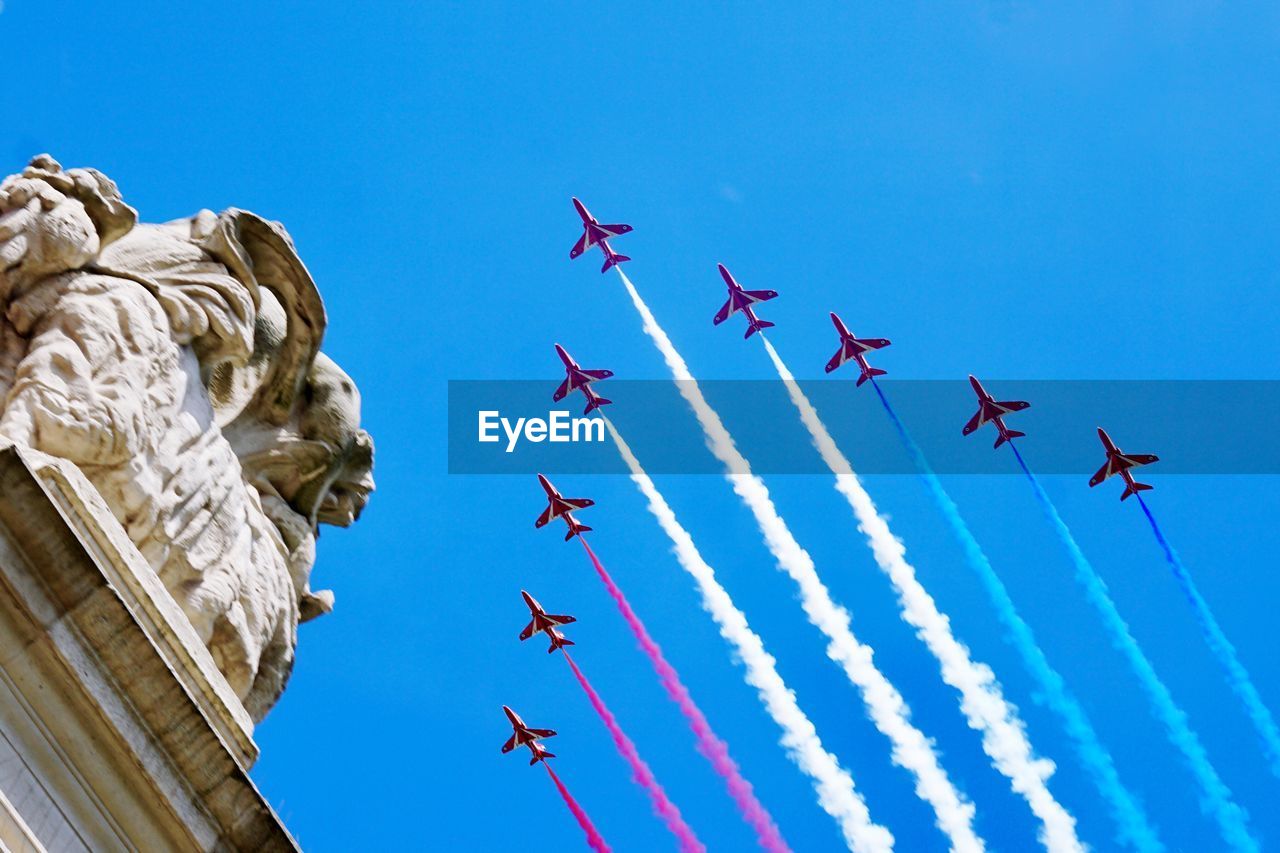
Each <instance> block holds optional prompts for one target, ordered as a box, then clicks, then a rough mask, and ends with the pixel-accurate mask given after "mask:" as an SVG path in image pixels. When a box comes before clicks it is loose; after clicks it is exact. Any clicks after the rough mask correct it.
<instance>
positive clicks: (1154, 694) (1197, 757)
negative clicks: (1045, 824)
mask: <svg viewBox="0 0 1280 853" xmlns="http://www.w3.org/2000/svg"><path fill="white" fill-rule="evenodd" d="M1009 446H1010V447H1012V448H1013V455H1014V456H1016V457H1017V458H1018V464H1019V465H1021V466H1022V473H1024V474H1026V475H1027V480H1028V482H1030V483H1031V488H1032V489H1033V490H1034V491H1035V494H1036V499H1037V500H1038V501H1039V502H1040V508H1041V509H1042V510H1043V511H1044V514H1045V516H1046V517H1047V518H1048V519H1049V522H1050V524H1051V525H1052V526H1053V529H1054V531H1055V532H1056V533H1057V534H1058V538H1059V539H1060V540H1062V544H1063V545H1064V546H1065V547H1066V549H1067V553H1068V554H1069V555H1070V556H1071V562H1072V563H1074V564H1075V569H1076V580H1077V581H1078V582H1079V583H1080V586H1081V587H1082V588H1083V589H1084V592H1085V597H1087V598H1088V599H1089V603H1091V604H1092V605H1093V606H1094V608H1096V609H1097V611H1098V615H1099V616H1101V617H1102V623H1103V625H1105V626H1106V628H1107V631H1108V632H1110V634H1111V640H1112V644H1113V645H1114V646H1115V647H1116V650H1117V651H1119V652H1120V653H1121V654H1123V655H1124V656H1125V659H1126V660H1128V662H1129V665H1130V666H1131V667H1132V668H1133V671H1134V674H1135V675H1137V676H1138V684H1139V686H1141V688H1142V691H1143V692H1144V693H1146V694H1147V700H1148V701H1149V702H1150V703H1151V710H1152V712H1153V713H1154V714H1155V716H1156V717H1157V718H1158V719H1159V720H1160V722H1161V724H1162V725H1163V726H1164V727H1165V731H1166V732H1167V734H1168V736H1169V740H1170V741H1172V743H1173V745H1174V746H1175V747H1177V749H1178V751H1179V752H1181V753H1182V756H1183V758H1184V759H1185V760H1186V762H1187V766H1188V767H1189V768H1190V770H1191V775H1192V776H1194V777H1195V779H1196V782H1197V783H1198V784H1199V785H1200V808H1201V809H1203V810H1204V812H1205V814H1207V815H1209V816H1210V817H1212V818H1213V819H1214V820H1215V821H1216V822H1217V824H1218V830H1219V832H1221V833H1222V837H1223V839H1224V840H1225V841H1226V842H1227V844H1228V845H1229V846H1230V847H1231V849H1233V850H1249V851H1256V850H1258V842H1257V841H1255V840H1254V838H1253V836H1252V835H1250V834H1249V828H1248V826H1247V822H1248V818H1247V816H1246V815H1245V811H1244V809H1242V808H1241V807H1240V806H1239V805H1237V804H1236V802H1235V800H1234V799H1232V794H1231V791H1230V790H1229V789H1228V788H1227V786H1226V784H1225V783H1223V781H1222V778H1221V777H1220V776H1218V771H1216V770H1214V768H1213V765H1212V764H1211V763H1210V762H1209V756H1208V754H1206V753H1205V750H1204V746H1203V745H1202V744H1201V743H1200V738H1199V736H1198V735H1196V733H1195V732H1194V731H1192V730H1191V726H1190V724H1189V723H1188V722H1187V715H1186V713H1185V712H1184V711H1183V710H1182V709H1181V708H1179V707H1178V704H1177V703H1176V702H1175V701H1174V699H1173V695H1172V694H1171V693H1170V692H1169V688H1168V687H1166V686H1165V684H1164V682H1163V681H1161V680H1160V676H1159V675H1157V674H1156V671H1155V668H1154V667H1153V666H1152V665H1151V661H1149V660H1147V656H1146V655H1145V654H1144V653H1143V651H1142V649H1141V647H1139V646H1138V641H1137V640H1136V639H1134V637H1133V633H1132V632H1131V631H1130V630H1129V624H1128V623H1127V622H1125V621H1124V618H1123V617H1122V616H1121V615H1120V612H1119V611H1118V610H1116V605H1115V602H1114V601H1112V600H1111V593H1109V592H1108V591H1107V585H1106V583H1105V582H1104V581H1103V580H1102V578H1101V577H1099V576H1098V573H1097V572H1095V571H1094V569H1093V566H1092V565H1091V564H1090V563H1089V560H1088V558H1087V557H1085V555H1084V552H1083V551H1081V550H1080V546H1079V545H1078V544H1076V540H1075V537H1074V536H1072V535H1071V529H1070V528H1068V527H1067V524H1066V522H1065V521H1063V520H1062V516H1060V515H1058V509H1057V507H1055V506H1054V505H1053V501H1052V500H1050V498H1049V495H1048V493H1047V492H1045V490H1044V487H1043V486H1041V485H1040V480H1039V479H1037V478H1036V475H1035V474H1032V473H1031V469H1030V468H1028V467H1027V463H1026V461H1025V460H1023V458H1022V454H1021V453H1019V452H1018V447H1017V445H1016V444H1014V443H1013V442H1009Z"/></svg>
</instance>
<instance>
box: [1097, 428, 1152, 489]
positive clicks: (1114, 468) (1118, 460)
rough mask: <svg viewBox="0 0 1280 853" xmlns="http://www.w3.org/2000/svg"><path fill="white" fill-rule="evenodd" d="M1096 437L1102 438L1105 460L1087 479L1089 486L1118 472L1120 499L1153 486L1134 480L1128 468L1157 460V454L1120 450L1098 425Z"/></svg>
mask: <svg viewBox="0 0 1280 853" xmlns="http://www.w3.org/2000/svg"><path fill="white" fill-rule="evenodd" d="M1098 438H1100V439H1102V446H1103V447H1104V448H1106V451H1107V461H1106V462H1105V463H1104V464H1103V466H1102V467H1101V468H1099V469H1098V473H1096V474H1094V475H1093V477H1092V478H1091V479H1090V480H1089V486H1090V487H1091V488H1092V487H1093V486H1096V485H1098V484H1099V483H1101V482H1102V481H1103V480H1105V479H1107V478H1108V477H1110V476H1112V475H1113V474H1119V475H1120V479H1122V480H1124V492H1123V493H1122V494H1121V495H1120V500H1124V499H1125V498H1127V497H1129V495H1136V494H1137V493H1138V492H1145V491H1147V490H1148V489H1151V488H1154V486H1148V485H1147V484H1146V483H1139V482H1136V481H1135V480H1134V479H1133V474H1130V473H1129V470H1130V469H1131V468H1140V467H1142V466H1143V465H1150V464H1151V463H1152V462H1159V461H1160V457H1159V456H1156V455H1154V454H1151V453H1123V452H1121V450H1120V448H1118V447H1116V445H1115V442H1113V441H1112V440H1111V436H1109V435H1107V431H1106V430H1104V429H1103V428H1102V427H1098Z"/></svg>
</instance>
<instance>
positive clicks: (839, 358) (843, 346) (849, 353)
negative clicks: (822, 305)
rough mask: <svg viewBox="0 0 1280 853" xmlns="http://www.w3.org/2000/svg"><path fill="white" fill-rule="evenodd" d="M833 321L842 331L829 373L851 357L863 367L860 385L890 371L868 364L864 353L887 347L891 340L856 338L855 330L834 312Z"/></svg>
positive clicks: (829, 366)
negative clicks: (851, 329)
mask: <svg viewBox="0 0 1280 853" xmlns="http://www.w3.org/2000/svg"><path fill="white" fill-rule="evenodd" d="M831 322H832V323H835V325H836V331H837V332H839V333H840V349H839V350H838V351H837V352H836V354H835V355H833V356H831V360H830V361H828V362H827V373H830V372H831V371H833V370H835V369H836V368H837V367H839V366H840V365H842V364H844V363H845V362H846V361H848V360H849V359H853V360H854V361H856V362H858V367H860V368H862V375H861V376H859V377H858V385H861V384H862V383H863V382H866V381H867V380H868V379H870V378H871V377H872V376H884V375H885V374H886V373H888V371H887V370H880V369H879V368H876V367H872V366H871V365H869V364H867V360H866V358H864V357H863V353H865V352H867V351H869V350H873V349H881V348H882V347H887V346H888V345H889V341H887V340H885V339H884V338H855V337H854V336H853V332H851V331H849V329H848V328H847V327H846V326H845V324H844V323H842V322H840V318H839V317H837V316H836V315H835V314H834V313H833V314H832V315H831Z"/></svg>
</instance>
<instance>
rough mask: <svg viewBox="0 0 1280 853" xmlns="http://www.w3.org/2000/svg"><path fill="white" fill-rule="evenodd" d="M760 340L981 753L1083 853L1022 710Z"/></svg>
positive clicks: (1051, 845)
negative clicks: (941, 604)
mask: <svg viewBox="0 0 1280 853" xmlns="http://www.w3.org/2000/svg"><path fill="white" fill-rule="evenodd" d="M760 339H761V341H763V343H764V348H765V350H766V351H767V352H768V353H769V358H770V359H771V360H772V361H773V366H774V367H775V368H776V369H777V371H778V376H779V377H780V378H781V379H782V382H783V384H785V385H786V386H787V394H788V395H790V397H791V402H792V403H793V404H794V405H795V407H796V409H797V410H798V411H799V412H800V420H801V421H803V422H804V425H805V428H806V429H808V430H809V436H810V438H811V439H812V440H813V446H814V447H815V448H817V451H818V453H819V455H820V456H822V461H823V462H825V463H826V464H827V467H828V468H830V469H831V473H833V474H835V476H836V491H838V492H840V494H842V495H844V497H845V500H847V501H848V502H849V506H850V507H851V508H852V509H853V514H854V516H855V517H856V518H857V519H858V529H859V530H861V531H862V533H863V535H865V536H866V537H867V544H868V545H869V546H870V547H871V552H872V554H873V555H874V556H875V559H876V564H877V565H879V566H880V569H881V571H883V572H884V573H885V574H886V575H888V577H889V580H890V582H891V583H892V584H893V588H894V591H895V592H897V594H898V605H899V606H900V607H901V608H902V618H903V619H904V620H905V621H906V622H907V624H909V625H911V626H912V627H913V628H915V629H916V636H918V637H919V638H920V639H921V640H923V641H924V644H925V645H926V646H928V648H929V651H930V652H931V653H932V654H933V656H934V657H935V658H937V659H938V663H939V664H940V665H941V668H942V680H943V681H945V682H947V684H949V685H951V686H952V687H954V688H955V689H956V690H958V691H960V697H961V699H960V708H961V710H962V711H963V712H964V716H965V720H966V721H967V722H968V723H969V727H970V728H972V729H975V730H977V731H979V732H981V733H982V748H983V750H984V751H985V752H986V753H987V755H988V756H990V758H991V761H992V764H993V765H994V766H995V768H996V769H997V770H999V771H1000V772H1001V773H1003V774H1004V775H1005V776H1006V777H1008V779H1009V782H1010V785H1011V787H1012V788H1013V790H1014V791H1016V792H1017V793H1018V794H1019V795H1021V796H1022V797H1023V798H1024V799H1025V800H1026V801H1027V804H1028V805H1029V806H1031V811H1032V812H1033V813H1034V814H1035V816H1036V817H1037V818H1039V820H1040V823H1041V825H1042V830H1041V833H1040V840H1041V842H1042V843H1043V844H1044V845H1045V847H1047V848H1048V849H1049V850H1052V851H1063V853H1066V851H1072V853H1075V851H1082V850H1083V849H1084V847H1083V846H1082V845H1081V844H1080V839H1079V838H1077V837H1076V821H1075V818H1074V817H1072V816H1071V815H1070V814H1069V813H1068V812H1067V810H1066V809H1064V808H1063V807H1062V805H1061V804H1060V803H1058V801H1057V800H1056V799H1055V798H1054V796H1053V794H1052V793H1051V792H1050V791H1049V788H1048V781H1049V777H1050V776H1052V775H1053V771H1054V765H1053V762H1052V761H1049V760H1048V759H1044V758H1037V757H1036V756H1035V752H1034V750H1033V749H1032V748H1031V743H1030V742H1029V741H1028V740H1027V733H1026V729H1025V727H1024V726H1023V723H1022V720H1021V718H1020V717H1019V716H1018V711H1017V708H1015V707H1014V706H1013V705H1011V704H1010V703H1009V702H1007V701H1005V698H1004V696H1003V695H1002V693H1001V688H1000V683H999V682H998V681H997V680H996V677H995V673H993V672H992V671H991V668H990V667H989V666H987V665H986V664H984V663H979V662H975V661H974V660H973V659H972V658H971V657H970V655H969V650H968V649H967V648H965V646H964V644H963V643H961V642H960V641H959V640H957V639H956V637H955V634H953V633H952V632H951V622H950V620H949V619H948V617H946V616H944V615H943V614H942V613H939V612H938V606H937V604H936V603H935V602H934V600H933V597H932V596H931V595H929V593H928V591H927V590H926V589H925V588H924V587H923V586H922V585H921V584H920V581H919V580H918V579H917V578H916V572H915V568H914V567H913V566H912V565H911V564H910V563H908V562H907V557H906V553H907V552H906V547H905V546H904V545H903V544H902V541H901V540H899V539H898V538H897V537H896V536H894V535H893V531H892V530H890V529H889V524H888V523H887V522H886V521H885V520H884V517H883V516H881V515H880V513H879V512H878V511H877V510H876V505H875V502H874V501H872V499H871V495H869V494H867V490H866V489H864V488H863V487H862V483H861V481H860V480H859V479H858V475H857V474H855V473H854V470H853V466H852V465H850V464H849V460H848V459H847V458H845V456H844V454H843V453H841V452H840V448H839V447H837V446H836V443H835V440H834V439H833V438H832V437H831V434H830V433H829V432H827V428H826V426H825V425H824V424H823V423H822V419H821V418H820V417H819V416H818V411H817V409H815V408H814V407H813V404H812V403H810V402H809V398H808V397H806V396H805V395H804V392H803V391H802V390H800V386H799V384H797V383H796V381H795V377H794V376H792V375H791V371H790V370H788V369H787V366H786V365H785V364H784V363H783V361H782V358H781V357H780V356H779V355H778V351H777V350H775V349H774V348H773V345H772V344H770V343H769V341H768V340H767V339H765V337H764V333H763V332H762V333H761V335H760Z"/></svg>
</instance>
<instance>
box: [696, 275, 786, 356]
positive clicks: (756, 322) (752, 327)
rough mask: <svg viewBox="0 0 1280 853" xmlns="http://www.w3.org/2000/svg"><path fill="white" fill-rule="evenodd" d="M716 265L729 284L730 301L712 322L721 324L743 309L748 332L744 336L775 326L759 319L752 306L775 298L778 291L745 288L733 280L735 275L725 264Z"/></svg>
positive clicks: (717, 324) (747, 336)
mask: <svg viewBox="0 0 1280 853" xmlns="http://www.w3.org/2000/svg"><path fill="white" fill-rule="evenodd" d="M716 267H718V268H719V270H720V275H721V277H723V278H724V283H725V284H727V285H729V301H728V302H726V303H725V304H724V307H723V308H721V309H720V310H719V311H718V312H716V316H715V319H714V320H712V321H711V322H712V324H713V325H716V326H719V325H720V324H721V323H723V322H724V321H725V320H728V319H729V318H730V317H731V316H733V315H734V314H736V313H738V312H739V311H741V312H742V313H743V314H745V315H747V333H746V334H745V335H743V337H744V338H749V337H751V336H752V335H753V334H755V333H756V332H758V331H760V330H761V329H768V328H770V327H771V326H773V323H769V322H766V321H764V320H760V319H758V318H757V317H756V315H755V312H754V311H752V310H751V306H752V305H754V304H756V303H757V302H766V301H768V300H770V299H772V298H774V297H775V296H777V295H778V293H777V291H774V290H743V289H742V285H740V284H738V283H737V282H736V281H734V280H733V276H732V275H730V273H729V271H728V270H727V269H725V266H724V264H716Z"/></svg>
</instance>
